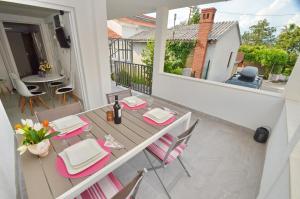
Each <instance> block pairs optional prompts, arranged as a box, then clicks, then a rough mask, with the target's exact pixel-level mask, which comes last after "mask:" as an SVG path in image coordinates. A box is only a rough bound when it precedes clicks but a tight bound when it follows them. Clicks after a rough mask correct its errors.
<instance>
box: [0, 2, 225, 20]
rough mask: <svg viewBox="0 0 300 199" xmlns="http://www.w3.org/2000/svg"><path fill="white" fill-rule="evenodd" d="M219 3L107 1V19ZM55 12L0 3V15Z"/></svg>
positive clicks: (44, 14)
mask: <svg viewBox="0 0 300 199" xmlns="http://www.w3.org/2000/svg"><path fill="white" fill-rule="evenodd" d="M221 1H228V0H107V15H108V16H107V18H108V19H116V18H120V17H125V16H135V15H139V14H146V13H151V12H155V11H156V8H158V7H161V6H167V7H168V8H169V9H175V8H182V7H187V6H193V5H200V4H207V3H213V2H221ZM57 12H58V11H57V10H52V9H48V8H41V7H34V6H29V5H21V4H16V3H10V2H3V1H0V13H7V14H15V15H23V16H31V17H41V18H44V17H47V16H49V15H51V14H53V13H57Z"/></svg>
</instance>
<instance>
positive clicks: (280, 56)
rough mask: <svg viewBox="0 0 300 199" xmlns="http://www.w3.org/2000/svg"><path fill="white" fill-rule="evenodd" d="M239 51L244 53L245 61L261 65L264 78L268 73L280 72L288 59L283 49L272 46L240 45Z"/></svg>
mask: <svg viewBox="0 0 300 199" xmlns="http://www.w3.org/2000/svg"><path fill="white" fill-rule="evenodd" d="M240 51H241V52H243V53H244V55H245V57H244V59H245V60H246V61H249V62H252V63H256V64H260V65H261V66H262V67H263V70H264V77H265V78H268V75H269V73H273V74H280V73H282V72H283V70H284V69H285V67H286V65H287V63H288V59H289V55H288V53H287V52H286V51H285V50H282V49H278V48H274V47H267V46H252V45H242V46H241V47H240Z"/></svg>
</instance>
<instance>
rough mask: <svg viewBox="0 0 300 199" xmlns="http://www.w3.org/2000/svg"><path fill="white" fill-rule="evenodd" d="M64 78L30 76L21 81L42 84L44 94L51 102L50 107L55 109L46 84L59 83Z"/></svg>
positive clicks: (60, 76)
mask: <svg viewBox="0 0 300 199" xmlns="http://www.w3.org/2000/svg"><path fill="white" fill-rule="evenodd" d="M64 78H65V76H64V75H59V74H47V75H46V76H45V77H41V76H39V75H30V76H26V77H23V78H22V81H23V82H25V83H30V84H37V83H42V84H44V87H45V89H46V92H47V93H48V95H49V97H50V100H51V102H52V106H53V107H55V103H54V99H53V97H52V93H51V89H50V88H49V85H48V83H50V82H54V81H60V80H62V79H64Z"/></svg>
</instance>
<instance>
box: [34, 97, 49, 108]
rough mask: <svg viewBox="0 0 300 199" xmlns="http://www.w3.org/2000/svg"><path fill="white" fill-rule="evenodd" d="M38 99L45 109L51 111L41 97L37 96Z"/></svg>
mask: <svg viewBox="0 0 300 199" xmlns="http://www.w3.org/2000/svg"><path fill="white" fill-rule="evenodd" d="M37 99H38V100H39V101H40V102H41V103H42V105H43V106H44V107H45V108H47V109H50V108H49V106H48V105H47V104H46V102H45V101H44V100H43V99H42V98H41V97H40V96H37Z"/></svg>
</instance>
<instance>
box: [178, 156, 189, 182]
mask: <svg viewBox="0 0 300 199" xmlns="http://www.w3.org/2000/svg"><path fill="white" fill-rule="evenodd" d="M178 161H179V163H180V164H181V166H182V168H183V169H184V171H185V172H186V174H187V176H188V177H191V174H190V172H189V171H188V170H187V168H186V167H185V165H184V164H183V162H182V159H181V157H180V156H178Z"/></svg>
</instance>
